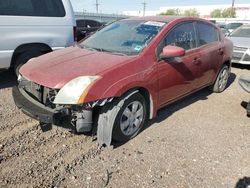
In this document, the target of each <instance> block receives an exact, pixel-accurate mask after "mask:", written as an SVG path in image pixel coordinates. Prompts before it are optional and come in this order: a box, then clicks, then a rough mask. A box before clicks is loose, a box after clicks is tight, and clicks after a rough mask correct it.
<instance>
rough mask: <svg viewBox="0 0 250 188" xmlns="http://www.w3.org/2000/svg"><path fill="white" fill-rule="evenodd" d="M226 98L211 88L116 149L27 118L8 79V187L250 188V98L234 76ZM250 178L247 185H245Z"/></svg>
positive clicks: (1, 156)
mask: <svg viewBox="0 0 250 188" xmlns="http://www.w3.org/2000/svg"><path fill="white" fill-rule="evenodd" d="M232 72H233V74H232V76H231V78H230V85H229V87H228V88H227V90H226V91H225V92H224V93H222V94H211V93H209V92H208V91H207V90H206V89H204V90H202V91H200V92H198V93H196V94H194V95H192V96H190V97H187V98H185V99H183V100H181V101H179V102H177V103H175V104H172V105H170V106H168V107H166V108H165V109H162V110H160V112H159V114H158V117H157V118H156V119H155V120H154V122H152V123H151V125H150V126H148V127H147V128H146V129H145V130H144V131H143V132H142V133H141V134H140V135H138V136H137V137H136V138H134V139H133V140H131V141H129V142H128V143H125V144H123V145H120V146H118V145H116V146H115V148H111V147H110V148H102V149H98V148H97V145H96V141H93V140H92V138H90V137H86V136H83V135H73V134H72V133H70V132H68V131H67V130H64V129H61V128H54V129H53V130H51V131H49V132H45V133H43V132H42V131H41V130H40V128H39V126H38V123H37V122H36V121H34V120H32V119H30V118H28V117H27V116H25V115H23V114H22V113H21V112H19V110H18V109H16V108H15V105H14V103H13V100H12V96H11V86H13V85H14V84H15V81H14V78H13V77H11V76H10V75H9V73H8V72H4V73H0V187H105V186H106V187H235V186H236V184H238V185H243V184H250V178H249V177H250V118H248V117H246V112H245V110H244V109H243V108H242V107H241V105H240V103H241V102H242V101H247V100H248V99H250V96H249V95H248V94H247V93H246V92H244V91H243V90H241V89H240V87H239V86H238V83H237V80H238V77H239V75H241V74H246V73H248V74H249V73H250V71H249V69H246V67H237V68H233V69H232ZM244 177H245V178H244Z"/></svg>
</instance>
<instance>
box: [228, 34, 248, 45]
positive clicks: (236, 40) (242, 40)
mask: <svg viewBox="0 0 250 188" xmlns="http://www.w3.org/2000/svg"><path fill="white" fill-rule="evenodd" d="M228 38H229V39H230V40H231V41H232V42H233V44H234V46H237V47H244V48H250V38H247V37H228Z"/></svg>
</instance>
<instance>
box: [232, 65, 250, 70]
mask: <svg viewBox="0 0 250 188" xmlns="http://www.w3.org/2000/svg"><path fill="white" fill-rule="evenodd" d="M232 67H234V68H237V69H247V70H250V65H241V64H232Z"/></svg>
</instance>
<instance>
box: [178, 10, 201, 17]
mask: <svg viewBox="0 0 250 188" xmlns="http://www.w3.org/2000/svg"><path fill="white" fill-rule="evenodd" d="M182 15H183V16H193V17H199V16H200V14H199V12H198V11H197V10H196V9H195V8H192V9H188V10H185V11H184V13H183V14H182Z"/></svg>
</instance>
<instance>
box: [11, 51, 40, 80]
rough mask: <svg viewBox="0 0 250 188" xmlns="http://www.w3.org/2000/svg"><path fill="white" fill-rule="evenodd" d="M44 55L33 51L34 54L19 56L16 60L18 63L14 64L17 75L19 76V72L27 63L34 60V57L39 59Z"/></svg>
mask: <svg viewBox="0 0 250 188" xmlns="http://www.w3.org/2000/svg"><path fill="white" fill-rule="evenodd" d="M40 55H42V52H39V51H33V52H24V53H22V54H21V55H19V56H18V57H17V59H16V62H15V64H14V71H15V73H16V75H17V76H18V75H19V70H20V68H21V67H22V66H23V65H24V64H25V63H27V62H28V61H29V60H30V59H32V58H34V57H38V56H40Z"/></svg>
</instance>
